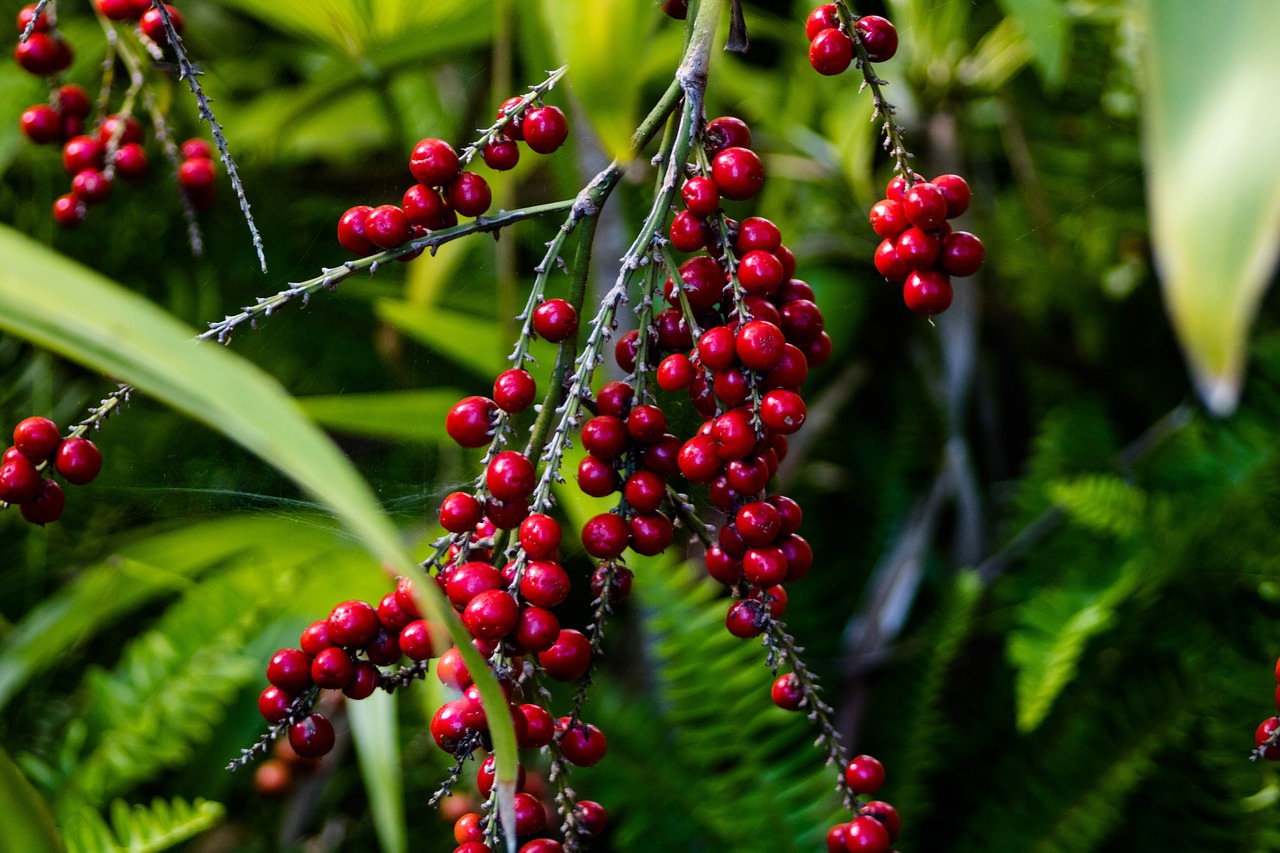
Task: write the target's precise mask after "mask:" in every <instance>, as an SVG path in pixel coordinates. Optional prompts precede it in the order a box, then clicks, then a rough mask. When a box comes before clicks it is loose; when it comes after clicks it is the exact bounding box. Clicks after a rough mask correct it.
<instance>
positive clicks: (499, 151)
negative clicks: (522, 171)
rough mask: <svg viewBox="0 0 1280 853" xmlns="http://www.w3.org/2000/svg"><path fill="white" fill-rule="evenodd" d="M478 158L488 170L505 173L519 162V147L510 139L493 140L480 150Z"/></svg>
mask: <svg viewBox="0 0 1280 853" xmlns="http://www.w3.org/2000/svg"><path fill="white" fill-rule="evenodd" d="M480 156H481V158H482V159H483V160H484V164H485V165H486V166H488V167H489V168H490V169H493V170H495V171H498V172H505V171H507V170H509V169H514V168H515V167H516V164H517V163H519V162H520V146H519V145H517V144H516V143H515V142H514V141H513V140H510V139H499V140H494V141H493V142H490V143H488V144H486V145H485V146H484V148H483V149H481V151H480Z"/></svg>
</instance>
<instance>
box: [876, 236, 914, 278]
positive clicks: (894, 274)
mask: <svg viewBox="0 0 1280 853" xmlns="http://www.w3.org/2000/svg"><path fill="white" fill-rule="evenodd" d="M874 260H875V265H876V271H877V272H879V273H880V275H882V276H884V277H885V278H887V279H888V280H889V281H903V280H904V279H906V277H907V273H908V272H910V270H908V269H907V265H906V264H905V263H903V262H902V259H901V258H900V257H899V256H898V247H897V246H896V245H895V244H894V241H893V240H887V239H886V240H884V241H883V242H881V243H880V245H879V246H877V247H876V254H875V258H874Z"/></svg>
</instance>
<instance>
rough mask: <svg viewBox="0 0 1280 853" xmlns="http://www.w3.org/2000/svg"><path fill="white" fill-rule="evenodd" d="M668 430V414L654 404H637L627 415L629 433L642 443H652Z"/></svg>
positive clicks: (633, 438) (634, 439)
mask: <svg viewBox="0 0 1280 853" xmlns="http://www.w3.org/2000/svg"><path fill="white" fill-rule="evenodd" d="M666 432H667V416H666V415H665V414H664V413H663V411H662V409H660V408H658V407H657V406H654V405H652V404H647V403H646V404H645V405H641V406H635V407H634V408H632V409H631V413H630V414H629V415H627V434H628V435H630V436H631V438H632V440H633V441H637V442H639V443H640V444H652V443H653V442H655V441H657V440H658V439H660V438H662V436H664V435H666Z"/></svg>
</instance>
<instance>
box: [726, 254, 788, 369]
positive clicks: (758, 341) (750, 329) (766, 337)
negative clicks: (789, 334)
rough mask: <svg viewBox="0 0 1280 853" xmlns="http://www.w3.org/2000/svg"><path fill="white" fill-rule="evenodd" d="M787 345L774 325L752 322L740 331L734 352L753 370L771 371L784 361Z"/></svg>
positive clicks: (784, 338) (780, 331)
mask: <svg viewBox="0 0 1280 853" xmlns="http://www.w3.org/2000/svg"><path fill="white" fill-rule="evenodd" d="M770 257H772V255H770ZM786 344H787V341H786V337H785V336H784V335H783V334H782V330H781V329H779V328H778V327H777V326H775V325H774V324H773V323H769V322H766V321H764V320H752V321H751V322H749V323H747V324H746V325H744V326H742V327H741V328H739V329H738V335H737V339H736V341H735V345H734V351H735V352H736V353H737V355H738V359H739V360H740V361H741V362H742V363H743V364H745V365H746V366H747V367H749V368H751V369H752V370H769V369H771V368H773V367H774V366H776V365H777V364H778V362H779V361H781V360H782V355H783V348H784V347H785V346H786Z"/></svg>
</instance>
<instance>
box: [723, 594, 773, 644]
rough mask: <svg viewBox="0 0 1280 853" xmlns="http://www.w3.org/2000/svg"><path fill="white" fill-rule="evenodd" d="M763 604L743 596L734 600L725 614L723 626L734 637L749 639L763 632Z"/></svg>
mask: <svg viewBox="0 0 1280 853" xmlns="http://www.w3.org/2000/svg"><path fill="white" fill-rule="evenodd" d="M764 625H765V606H764V604H762V603H761V602H759V601H756V600H755V599H751V598H744V599H742V600H741V601H735V602H734V603H733V606H732V607H730V608H729V613H728V615H726V616H725V627H726V628H728V629H729V633H730V634H733V636H735V637H740V638H742V639H744V640H749V639H751V638H752V637H758V636H760V635H761V634H762V633H764Z"/></svg>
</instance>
